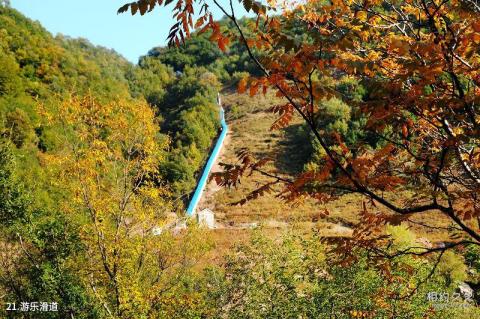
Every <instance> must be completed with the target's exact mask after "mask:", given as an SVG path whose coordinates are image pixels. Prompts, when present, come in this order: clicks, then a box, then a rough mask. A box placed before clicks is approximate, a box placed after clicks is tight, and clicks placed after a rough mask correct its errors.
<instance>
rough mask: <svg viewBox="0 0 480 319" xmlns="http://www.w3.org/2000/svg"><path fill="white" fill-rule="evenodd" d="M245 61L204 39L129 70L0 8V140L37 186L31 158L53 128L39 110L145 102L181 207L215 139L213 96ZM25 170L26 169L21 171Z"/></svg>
mask: <svg viewBox="0 0 480 319" xmlns="http://www.w3.org/2000/svg"><path fill="white" fill-rule="evenodd" d="M250 69H252V68H251V66H250V65H249V64H248V62H247V59H246V55H245V54H244V53H241V51H240V50H239V49H238V48H235V47H232V48H231V50H230V54H228V55H225V54H222V53H221V52H220V50H219V49H218V48H216V47H215V46H214V45H212V44H211V43H210V42H209V40H208V38H207V37H199V38H196V39H193V40H191V41H189V42H188V43H187V45H186V46H184V47H182V48H175V49H170V48H162V47H159V48H154V49H152V50H151V51H150V52H148V54H146V55H145V56H143V57H141V58H140V59H139V63H138V65H133V64H131V63H129V62H128V61H127V60H126V59H125V58H123V57H122V56H121V55H119V54H117V53H116V52H115V51H113V50H109V49H106V48H103V47H99V46H94V45H92V44H91V43H90V42H88V40H86V39H72V38H69V37H66V36H62V35H57V36H53V35H52V34H50V33H49V32H48V31H47V30H45V29H44V28H43V27H42V26H41V24H40V23H38V22H34V21H32V20H30V19H28V18H26V17H24V16H23V15H22V14H21V13H19V12H18V11H16V10H14V9H10V8H5V7H0V132H1V136H2V138H4V139H8V140H10V141H11V142H13V144H14V145H15V150H14V152H16V153H18V154H21V156H22V157H23V158H24V159H25V160H24V161H22V163H23V164H24V165H25V167H24V168H25V169H20V171H21V174H23V175H25V176H24V177H28V178H27V179H30V180H42V176H41V175H42V173H41V170H40V169H39V163H38V160H37V158H36V155H35V154H37V151H40V152H44V153H45V152H46V153H48V152H50V151H52V150H54V149H55V148H56V147H58V145H56V140H55V136H58V134H61V133H60V132H59V128H58V127H48V126H46V125H45V124H44V123H42V121H41V116H40V115H39V114H38V111H37V109H38V107H37V106H38V105H39V104H45V105H48V106H54V105H60V104H61V103H62V102H64V101H66V100H67V99H68V98H70V97H71V96H72V95H74V96H79V97H82V96H85V95H89V96H92V97H94V98H95V99H96V100H98V101H100V102H108V101H112V100H115V99H126V100H130V101H135V100H146V101H147V102H148V103H149V105H150V106H151V107H152V108H153V109H154V110H155V114H156V117H157V119H156V120H157V123H158V126H159V136H158V138H159V139H160V140H165V139H170V144H169V147H168V149H167V150H165V156H166V160H164V161H162V162H161V163H159V166H160V171H161V173H162V175H163V176H162V179H164V180H166V181H167V182H168V183H169V185H170V188H171V191H172V195H173V196H175V197H181V198H182V199H183V200H184V201H185V200H186V195H188V194H189V193H190V192H191V190H192V189H193V187H194V185H195V181H196V173H197V171H198V170H199V169H200V168H201V166H202V165H203V162H204V160H205V157H206V155H207V153H208V150H209V148H210V146H211V143H212V140H213V139H214V137H215V136H216V134H217V130H218V123H217V122H218V121H217V113H218V110H217V108H216V105H215V98H216V93H217V91H218V90H219V88H220V87H221V83H231V82H232V81H233V82H235V81H236V80H238V79H239V78H240V77H242V76H243V74H244V73H238V72H237V70H240V71H242V70H243V71H249V70H250ZM26 167H29V169H26Z"/></svg>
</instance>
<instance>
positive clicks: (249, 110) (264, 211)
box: [199, 92, 446, 256]
mask: <svg viewBox="0 0 480 319" xmlns="http://www.w3.org/2000/svg"><path fill="white" fill-rule="evenodd" d="M277 103H281V99H279V98H277V97H275V96H273V95H272V94H267V96H256V97H255V98H250V97H249V96H247V95H239V94H237V93H231V92H228V93H225V94H224V96H223V104H224V107H225V109H226V112H227V121H228V122H229V128H230V133H229V136H228V138H227V142H226V144H225V146H224V149H223V151H222V154H221V156H220V160H219V161H220V162H225V163H234V162H235V161H236V156H235V153H236V151H238V150H239V149H241V148H243V147H247V148H248V149H249V150H250V151H251V152H252V153H253V154H254V155H255V156H256V157H258V158H261V157H264V156H273V157H274V158H276V159H277V160H276V162H275V163H272V164H270V167H268V168H269V169H274V170H275V169H276V170H278V171H281V172H287V174H285V175H286V176H292V175H293V174H295V172H298V171H299V170H301V164H300V163H302V162H303V158H304V156H305V154H304V152H305V148H302V147H301V146H302V144H303V143H302V142H299V141H296V140H295V134H294V133H292V131H295V130H296V129H298V127H299V126H300V124H301V119H299V118H295V119H294V120H293V122H292V126H291V127H290V128H287V129H285V130H276V131H270V125H271V124H272V122H273V121H274V119H275V117H274V115H272V114H270V113H269V112H267V109H268V108H269V107H271V106H272V105H275V104H277ZM216 169H220V168H219V167H218V166H217V167H216ZM214 170H215V168H214ZM265 181H266V179H265V178H263V177H258V176H257V177H255V178H246V179H243V180H242V183H241V185H240V186H239V187H238V188H236V189H224V188H219V187H218V186H216V184H215V182H214V181H212V182H210V183H209V184H208V186H207V190H206V193H205V195H204V198H203V199H202V202H201V203H200V205H199V208H200V209H203V208H210V209H211V210H212V211H214V212H215V215H216V221H217V225H218V226H219V229H217V230H215V232H214V234H213V235H214V238H215V241H216V244H217V248H218V249H217V251H216V253H215V255H216V256H218V255H219V253H220V252H221V251H223V250H224V249H227V248H228V247H230V246H231V245H233V244H235V243H239V242H242V241H244V240H245V239H246V238H248V237H249V234H250V233H251V230H250V229H249V226H253V225H255V224H258V225H262V227H263V229H264V231H266V232H267V233H269V234H271V235H278V234H280V233H282V232H285V231H288V230H291V229H294V230H295V232H296V233H303V234H307V233H310V232H311V231H312V229H317V230H318V231H320V233H322V234H323V235H325V236H345V235H348V234H349V233H350V231H349V229H348V226H349V225H351V224H353V223H356V222H358V218H357V213H358V212H359V211H360V210H361V209H362V201H363V199H362V197H361V196H359V195H355V194H349V195H344V196H341V197H340V198H338V199H336V200H334V201H332V202H329V203H328V204H325V205H322V204H318V203H316V202H314V201H312V200H305V201H304V202H303V203H300V204H299V205H297V206H291V205H288V204H286V203H284V202H282V201H281V200H280V199H277V198H275V197H274V196H271V195H266V196H264V197H260V198H259V199H257V200H254V201H251V202H248V203H247V204H245V205H243V206H231V205H229V203H232V202H235V201H238V200H239V199H241V198H243V197H244V196H245V195H246V194H248V193H249V192H251V191H252V190H254V189H255V188H257V187H258V186H259V185H260V184H261V183H262V182H265ZM390 196H391V198H392V199H393V200H394V201H397V202H401V201H404V200H406V199H408V198H411V197H412V196H413V194H405V193H404V194H402V195H398V194H391V195H390ZM325 208H326V209H328V210H329V212H330V215H329V216H328V217H327V218H325V219H321V218H319V213H320V212H321V211H322V210H323V209H325ZM427 219H428V220H429V221H430V222H432V221H433V222H434V224H435V225H438V226H440V225H442V226H445V225H446V221H445V219H444V218H442V217H441V216H439V215H433V214H423V215H421V216H418V217H415V220H416V221H425V220H427ZM410 226H411V227H412V228H413V229H415V230H416V232H417V233H418V235H419V236H422V237H426V238H428V239H430V240H431V241H439V240H443V239H445V238H444V236H443V235H442V234H440V235H439V234H438V232H435V231H432V230H428V229H420V228H418V227H417V226H416V225H414V224H410Z"/></svg>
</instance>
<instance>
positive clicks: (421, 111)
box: [119, 0, 480, 258]
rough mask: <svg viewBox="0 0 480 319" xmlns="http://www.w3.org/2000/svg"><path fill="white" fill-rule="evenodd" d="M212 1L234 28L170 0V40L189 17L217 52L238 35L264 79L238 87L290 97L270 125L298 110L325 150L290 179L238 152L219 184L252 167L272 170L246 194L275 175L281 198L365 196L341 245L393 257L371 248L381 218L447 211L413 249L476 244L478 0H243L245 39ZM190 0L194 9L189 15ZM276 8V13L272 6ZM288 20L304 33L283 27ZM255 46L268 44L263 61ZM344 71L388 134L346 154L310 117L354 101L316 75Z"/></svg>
mask: <svg viewBox="0 0 480 319" xmlns="http://www.w3.org/2000/svg"><path fill="white" fill-rule="evenodd" d="M159 3H160V4H161V3H162V2H161V1H160V2H159ZM167 3H169V2H167ZM213 3H214V4H215V5H216V6H218V7H219V8H220V9H221V10H222V12H223V13H224V14H225V15H226V16H227V18H228V19H229V20H230V21H231V22H232V23H233V25H234V26H235V29H236V30H235V31H236V33H234V31H233V30H226V31H223V32H222V30H220V28H219V24H218V23H217V22H215V21H213V19H212V14H211V12H210V11H209V10H208V4H207V2H206V1H187V2H186V3H183V2H178V3H177V6H175V7H174V9H173V12H174V16H175V17H177V20H178V21H179V22H178V23H176V24H175V25H174V26H173V27H172V32H171V33H170V35H169V42H170V43H171V44H172V45H174V44H176V45H180V43H181V42H182V40H183V39H184V38H185V37H188V36H189V35H190V28H192V27H193V26H195V27H198V28H201V30H202V31H204V30H211V32H212V35H211V37H210V39H211V40H213V41H216V42H217V44H218V46H219V48H220V49H222V50H224V49H225V48H226V46H227V45H228V43H229V42H230V41H231V40H232V39H236V40H238V41H240V42H241V43H243V45H244V46H245V48H246V50H247V51H248V53H249V56H250V58H251V60H252V61H253V62H254V63H255V64H256V65H257V67H258V68H259V69H260V70H261V72H262V73H263V76H261V77H256V78H251V79H250V80H247V79H244V80H243V81H241V82H240V83H239V91H241V92H243V91H245V90H246V89H247V86H248V87H249V91H250V94H251V95H252V96H253V95H255V94H257V93H258V92H261V91H265V90H267V89H268V88H271V89H274V90H276V91H277V93H278V95H280V96H284V97H285V98H286V100H287V103H286V104H285V105H280V106H277V107H275V108H273V111H274V112H276V113H277V114H279V116H280V117H279V119H278V120H277V121H276V122H275V123H274V125H273V127H274V128H281V127H284V126H286V125H288V123H289V121H290V119H291V118H292V116H293V114H294V113H295V112H296V113H297V114H299V115H300V116H301V117H302V118H303V120H304V121H305V122H306V124H307V125H308V126H309V128H310V129H311V131H312V134H313V136H314V138H315V139H316V141H317V142H318V143H319V144H320V145H321V146H322V148H323V149H324V151H325V157H324V164H323V167H322V169H321V170H319V171H315V172H306V173H303V174H301V175H300V176H298V177H297V178H296V179H295V180H285V179H284V178H281V177H278V176H275V174H274V173H272V172H264V171H262V170H261V165H260V164H261V163H264V161H263V160H261V159H260V161H258V160H256V159H254V158H253V157H252V156H251V155H250V154H249V153H248V152H246V151H242V152H241V154H240V159H241V160H242V162H241V164H240V165H230V166H227V167H228V171H227V172H225V173H224V174H223V175H217V179H218V181H219V182H220V183H222V184H223V185H228V186H232V185H236V183H238V179H239V178H241V177H243V176H245V175H249V174H250V172H251V171H253V172H256V173H260V174H264V175H266V174H267V175H270V176H272V177H273V178H272V181H271V182H270V183H268V184H266V185H264V186H262V187H261V188H259V189H258V190H256V191H254V192H253V193H252V194H250V195H248V196H247V198H246V199H251V198H256V197H257V196H258V195H260V194H262V193H265V192H267V191H271V189H272V185H274V184H283V185H284V189H283V191H282V192H281V193H280V194H279V196H280V197H282V198H284V199H285V200H287V201H295V200H298V199H300V198H301V197H303V196H310V197H313V198H316V199H319V200H320V201H325V200H329V198H330V195H331V194H332V193H333V194H335V193H339V192H340V193H345V192H347V193H359V194H362V195H363V196H364V197H365V202H364V205H363V211H362V212H360V217H361V222H360V223H359V224H358V225H357V229H356V230H355V232H354V236H353V238H352V239H350V240H342V242H343V243H342V244H341V245H342V246H341V247H342V250H343V252H345V253H348V252H350V251H351V247H352V245H361V246H364V247H369V248H370V249H371V250H372V252H374V253H376V254H378V255H381V256H384V257H391V255H386V254H385V252H382V251H381V250H380V249H378V247H379V246H378V244H379V242H384V241H386V239H385V237H384V236H382V235H379V232H381V231H382V227H380V226H381V225H383V224H385V223H387V224H398V223H400V222H402V221H408V220H411V219H412V218H414V217H415V216H416V215H418V214H424V213H428V212H437V213H439V214H441V215H442V216H444V217H446V218H447V219H448V220H450V222H451V223H452V226H451V227H449V228H448V229H447V230H450V234H451V235H452V236H453V237H451V241H450V242H448V243H447V244H446V245H444V246H441V247H435V248H428V247H424V248H423V250H422V252H416V253H415V254H425V253H429V252H438V251H444V250H446V249H450V248H452V247H456V246H459V245H468V244H471V245H479V244H480V230H479V226H480V202H479V199H478V193H479V189H480V170H479V169H480V147H479V138H480V125H479V105H480V104H479V94H480V93H479V92H480V91H479V90H480V89H479V85H480V82H479V76H480V73H479V66H480V56H479V54H478V52H479V47H480V24H479V22H478V19H477V18H478V15H479V12H480V11H479V10H480V7H479V5H478V3H477V2H476V1H471V0H451V1H435V0H430V1H426V0H421V1H413V0H408V1H397V0H388V1H377V0H375V1H342V0H340V1H333V2H331V3H330V2H319V1H307V2H306V3H302V4H295V3H292V4H290V3H287V5H285V6H283V7H281V5H280V4H279V2H278V3H277V2H276V1H269V2H268V5H263V4H260V3H257V2H253V3H252V2H251V1H242V3H243V5H244V7H245V9H246V10H247V11H253V13H254V14H255V15H256V17H257V21H258V23H257V26H256V28H255V29H254V31H253V34H252V36H251V37H248V38H247V37H246V35H245V34H246V33H245V32H244V29H243V28H242V27H241V26H240V25H239V23H238V19H237V14H236V12H234V10H233V5H232V1H230V6H223V5H221V4H220V3H219V2H218V1H215V0H213ZM156 4H157V2H156V1H145V0H140V1H136V2H132V3H129V4H126V5H124V6H123V7H122V8H120V9H119V12H125V11H127V10H128V9H130V10H131V12H132V14H135V13H136V12H137V11H138V12H140V13H141V14H145V13H146V12H147V11H151V10H152V9H153V8H154V7H155V5H156ZM194 4H198V5H199V6H200V7H201V8H202V10H201V11H200V12H201V15H200V16H199V17H198V19H197V20H196V23H193V21H192V20H193V16H194V14H195V12H194ZM277 8H281V9H282V12H283V13H282V14H281V15H279V16H275V15H271V14H270V13H272V12H275V11H273V10H275V9H277ZM289 25H295V26H296V27H297V28H298V29H300V30H302V31H303V35H302V36H301V37H299V36H294V35H291V34H290V33H289V32H288V26H289ZM253 46H255V47H256V48H257V49H258V50H261V51H262V52H264V53H265V54H264V55H263V56H262V58H260V57H258V56H257V55H255V53H254V52H253V50H252V48H253ZM345 75H348V76H351V77H354V78H357V79H359V80H361V81H362V82H363V83H365V86H366V87H367V90H368V94H367V96H366V97H365V98H364V99H363V100H362V101H361V102H358V105H359V106H360V107H361V109H362V111H363V113H364V114H365V115H366V116H367V119H368V120H367V122H366V124H365V126H364V127H363V129H364V130H366V131H367V132H369V133H371V134H374V135H375V136H378V137H379V138H381V139H382V140H383V141H385V144H384V146H383V147H381V148H379V149H371V148H370V147H366V145H365V144H360V145H356V151H355V152H352V150H351V149H350V148H349V147H348V146H347V145H346V144H345V143H344V141H343V139H342V137H341V136H340V135H339V134H335V133H334V134H333V138H334V139H335V141H336V142H335V143H334V145H329V144H328V143H327V139H328V138H330V136H328V135H327V134H325V132H322V131H320V130H319V128H318V126H317V124H316V122H315V121H314V119H315V118H316V117H317V116H321V113H319V112H321V109H320V108H319V102H320V101H322V100H324V99H330V98H332V97H337V98H341V99H342V100H343V101H344V102H346V103H347V104H349V105H350V104H351V103H354V101H349V98H348V96H344V95H340V94H339V92H338V91H337V90H336V88H335V87H334V86H332V85H329V83H331V81H328V80H327V81H325V80H326V79H331V78H333V79H335V78H338V77H339V76H345ZM407 189H408V190H410V191H413V192H415V193H416V194H418V195H417V196H416V197H414V198H413V199H412V200H409V201H407V202H405V201H394V200H392V199H390V198H389V197H388V196H386V195H385V194H388V193H389V192H393V191H395V192H400V191H402V190H407ZM255 195H257V196H255ZM381 208H382V209H381ZM428 226H432V225H427V227H428ZM403 253H413V252H412V251H410V250H407V251H404V252H403ZM349 258H354V256H350V257H349Z"/></svg>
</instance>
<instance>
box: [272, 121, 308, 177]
mask: <svg viewBox="0 0 480 319" xmlns="http://www.w3.org/2000/svg"><path fill="white" fill-rule="evenodd" d="M282 131H283V134H284V138H283V139H282V140H280V141H279V142H278V146H277V147H278V151H277V152H276V160H275V168H276V169H277V170H279V171H280V172H285V173H287V174H290V175H294V174H298V173H300V172H302V171H303V167H304V165H305V164H306V163H307V162H308V160H309V159H310V157H311V155H312V151H313V148H312V145H311V143H310V136H309V135H310V133H309V131H308V129H307V128H305V126H304V125H303V124H293V125H290V126H288V127H286V128H284V129H283V130H282Z"/></svg>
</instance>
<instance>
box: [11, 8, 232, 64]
mask: <svg viewBox="0 0 480 319" xmlns="http://www.w3.org/2000/svg"><path fill="white" fill-rule="evenodd" d="M131 1H133V0H11V5H12V7H13V8H15V9H17V10H19V11H20V12H22V13H23V14H25V15H26V16H27V17H29V18H31V19H33V20H38V21H40V23H41V24H42V25H43V26H44V27H45V28H46V29H47V30H49V31H50V32H52V33H53V34H57V33H62V34H64V35H68V36H71V37H83V38H87V39H88V40H90V42H92V43H93V44H96V45H102V46H104V47H107V48H113V49H115V50H116V51H117V52H118V53H120V54H122V55H123V56H125V57H126V58H127V59H128V60H130V61H132V62H134V63H136V62H137V61H138V57H139V56H141V55H144V54H146V53H147V52H148V50H150V49H151V48H152V47H154V46H159V45H165V39H166V37H167V35H168V31H169V29H170V26H171V25H172V22H173V20H172V18H171V10H172V4H170V6H169V7H167V8H164V7H162V8H156V9H155V10H154V11H153V12H151V13H149V14H146V15H144V16H140V15H139V14H137V15H135V16H133V17H132V16H131V15H130V14H126V13H124V14H121V15H117V9H118V8H119V7H120V6H122V5H123V4H125V3H127V2H131ZM220 3H226V1H225V0H221V1H220ZM235 3H238V1H235ZM212 9H213V7H212ZM213 12H214V16H215V18H217V19H219V18H221V17H222V14H221V12H220V11H219V10H213ZM238 12H241V11H238Z"/></svg>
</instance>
